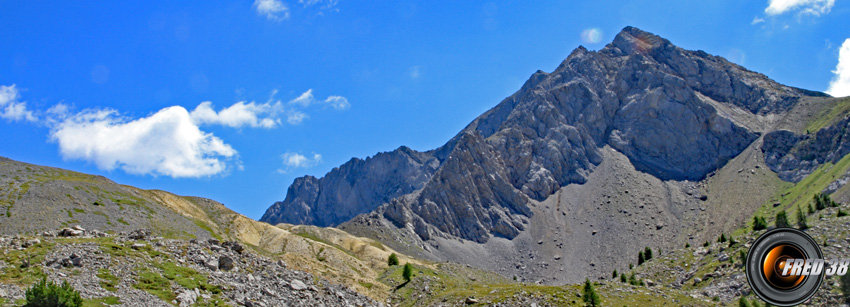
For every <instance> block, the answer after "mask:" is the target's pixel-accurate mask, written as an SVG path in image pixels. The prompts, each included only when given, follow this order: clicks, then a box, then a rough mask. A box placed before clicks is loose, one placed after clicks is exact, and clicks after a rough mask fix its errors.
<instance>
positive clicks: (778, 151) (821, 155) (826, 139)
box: [762, 117, 850, 182]
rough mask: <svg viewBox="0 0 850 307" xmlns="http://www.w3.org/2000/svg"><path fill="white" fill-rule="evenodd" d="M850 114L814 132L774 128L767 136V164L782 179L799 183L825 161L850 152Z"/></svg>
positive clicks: (830, 160) (831, 161)
mask: <svg viewBox="0 0 850 307" xmlns="http://www.w3.org/2000/svg"><path fill="white" fill-rule="evenodd" d="M848 128H850V117H847V118H845V119H843V120H841V121H839V122H837V123H835V124H833V125H832V126H829V127H826V128H823V129H820V130H818V131H817V132H816V133H814V134H806V135H797V134H795V133H793V132H791V131H787V130H779V131H773V132H770V133H768V134H766V135H765V136H764V145H763V146H762V151H763V152H764V155H765V164H767V166H768V167H770V169H771V170H773V171H774V172H776V173H777V174H779V178H782V180H785V181H790V182H799V181H800V180H803V178H805V177H806V176H808V175H809V174H811V173H812V172H813V171H814V170H815V169H817V168H818V167H819V166H820V165H821V164H823V163H827V162H830V163H835V162H838V160H841V158H843V157H844V156H845V155H847V154H848V153H850V131H848Z"/></svg>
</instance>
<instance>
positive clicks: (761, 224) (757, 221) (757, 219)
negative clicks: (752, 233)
mask: <svg viewBox="0 0 850 307" xmlns="http://www.w3.org/2000/svg"><path fill="white" fill-rule="evenodd" d="M765 228H767V221H765V220H764V218H763V217H761V216H758V215H756V216H754V217H753V230H762V229H765Z"/></svg>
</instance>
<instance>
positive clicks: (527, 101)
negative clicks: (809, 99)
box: [261, 27, 812, 242]
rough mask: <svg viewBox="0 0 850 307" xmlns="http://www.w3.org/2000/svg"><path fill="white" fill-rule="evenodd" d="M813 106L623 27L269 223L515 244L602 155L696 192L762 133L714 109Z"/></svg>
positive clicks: (300, 199)
mask: <svg viewBox="0 0 850 307" xmlns="http://www.w3.org/2000/svg"><path fill="white" fill-rule="evenodd" d="M807 95H812V92H808V91H803V90H799V89H796V88H792V87H787V86H784V85H781V84H778V83H776V82H774V81H773V80H770V79H769V78H767V77H765V76H764V75H762V74H758V73H755V72H752V71H749V70H746V69H744V68H743V67H740V66H738V65H736V64H733V63H730V62H728V61H726V60H725V59H723V58H721V57H716V56H711V55H709V54H707V53H705V52H702V51H688V50H683V49H681V48H679V47H676V46H675V45H673V44H671V43H670V42H669V41H668V40H666V39H663V38H661V37H658V36H656V35H654V34H651V33H648V32H644V31H641V30H639V29H637V28H633V27H626V28H625V29H623V30H622V31H621V32H620V33H619V34H617V36H616V37H615V38H614V41H613V42H612V43H610V44H608V45H607V46H605V47H604V48H603V49H601V50H599V51H597V52H594V51H589V50H587V49H586V48H584V47H579V48H577V49H575V50H574V51H573V52H572V53H571V54H570V55H569V56H568V57H567V59H565V60H564V61H563V62H562V63H561V64H560V65H559V66H558V67H557V68H556V69H555V70H554V71H553V72H551V73H545V72H542V71H537V72H535V73H534V74H532V75H531V77H530V78H529V80H528V81H526V82H525V84H524V85H523V86H522V88H521V89H520V90H519V91H517V92H516V93H514V94H513V95H511V96H509V97H507V98H505V99H504V100H503V101H502V102H500V103H499V104H498V105H496V106H495V107H494V108H492V109H490V110H489V111H487V112H485V113H484V114H482V115H481V116H479V117H478V118H476V119H475V120H473V121H472V122H471V123H470V124H469V125H468V126H467V127H466V128H464V129H463V130H462V131H461V132H460V133H458V134H457V135H456V136H455V137H453V138H452V139H451V140H449V142H447V143H446V145H443V146H442V147H440V148H437V149H435V150H432V151H428V152H417V151H413V150H410V149H409V148H406V147H403V148H400V149H397V150H395V151H392V152H387V153H381V154H378V155H376V156H375V157H373V158H371V159H367V160H365V161H364V160H359V159H353V160H351V161H349V162H347V163H345V164H344V165H343V166H341V167H340V168H335V169H334V170H332V171H331V172H329V173H328V174H327V175H326V176H325V177H323V178H321V179H315V178H312V177H310V178H305V179H301V178H299V179H296V182H295V183H294V184H293V185H292V186H291V187H290V189H289V191H288V193H287V196H286V199H285V200H284V201H283V202H278V203H275V204H274V205H273V206H272V207H271V208H269V210H268V211H267V212H266V214H265V215H264V216H263V218H262V219H261V220H262V221H265V222H269V223H273V224H274V223H278V222H289V223H311V224H315V225H319V226H334V225H337V224H339V223H342V222H345V221H347V220H349V219H351V218H352V217H354V216H355V215H357V214H362V213H367V212H370V211H373V210H374V211H375V212H374V214H376V215H383V216H384V217H386V218H387V219H388V220H390V221H392V222H393V223H395V224H396V226H399V227H407V226H408V225H410V226H412V227H413V229H414V230H415V232H416V233H417V234H419V236H420V237H422V238H423V239H427V238H429V237H431V236H432V235H450V236H455V237H460V238H464V239H468V240H472V241H476V242H486V241H487V240H488V239H489V238H490V236H494V235H495V236H502V237H506V238H513V237H514V236H516V235H517V234H518V233H519V232H520V231H522V230H523V229H525V223H527V220H528V218H529V217H530V216H531V214H532V213H531V210H530V209H529V206H528V205H529V203H530V202H531V200H532V199H533V200H538V201H540V200H544V199H546V198H547V197H549V196H550V195H552V193H554V192H555V191H557V190H558V189H559V188H561V187H563V186H566V185H568V184H571V183H578V184H582V183H584V182H585V181H586V176H587V175H588V174H589V173H591V172H593V170H594V168H595V166H597V165H598V164H599V163H601V162H602V156H601V155H600V153H599V148H601V147H604V146H611V147H612V148H614V149H616V150H617V151H619V152H621V153H623V154H624V155H625V156H626V157H628V158H629V161H631V163H632V164H633V165H635V167H636V168H637V169H638V170H640V171H643V172H646V173H649V174H651V175H654V176H656V177H658V178H660V179H662V180H699V179H701V178H704V176H705V175H706V174H708V173H709V172H711V171H714V170H716V169H717V168H719V167H721V166H723V165H724V164H725V163H726V162H727V161H728V160H729V159H731V158H732V157H735V156H736V155H737V154H738V153H740V152H741V151H742V150H743V149H744V148H746V147H747V146H748V145H749V144H750V143H751V142H752V141H753V140H755V139H756V138H758V136H759V134H760V132H758V131H751V130H749V129H747V128H745V127H741V126H739V125H737V124H735V123H734V122H733V121H732V120H730V119H729V118H727V117H726V116H727V115H724V114H723V113H720V112H718V111H717V108H716V107H715V106H716V105H718V104H722V105H730V106H734V107H735V108H740V109H743V110H746V111H749V112H751V113H753V114H772V113H782V112H785V111H787V110H789V109H790V108H791V107H792V106H793V105H794V104H795V103H796V102H797V101H798V100H799V98H800V97H802V96H807ZM382 204H386V205H383V206H381V205H382ZM379 206H380V207H379Z"/></svg>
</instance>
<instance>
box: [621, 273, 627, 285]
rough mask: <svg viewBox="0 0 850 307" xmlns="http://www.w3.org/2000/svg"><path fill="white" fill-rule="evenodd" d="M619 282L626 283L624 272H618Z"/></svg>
mask: <svg viewBox="0 0 850 307" xmlns="http://www.w3.org/2000/svg"><path fill="white" fill-rule="evenodd" d="M620 282H621V283H627V282H628V280H627V279H626V274H620Z"/></svg>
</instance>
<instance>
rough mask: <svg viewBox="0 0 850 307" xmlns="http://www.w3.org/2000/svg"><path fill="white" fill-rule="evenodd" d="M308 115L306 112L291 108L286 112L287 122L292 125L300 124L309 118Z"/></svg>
mask: <svg viewBox="0 0 850 307" xmlns="http://www.w3.org/2000/svg"><path fill="white" fill-rule="evenodd" d="M307 117H308V116H307V114H305V113H304V112H301V111H298V110H292V109H290V110H289V111H288V112H287V114H286V122H287V123H289V124H290V125H299V124H301V122H303V121H304V120H305V119H307Z"/></svg>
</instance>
